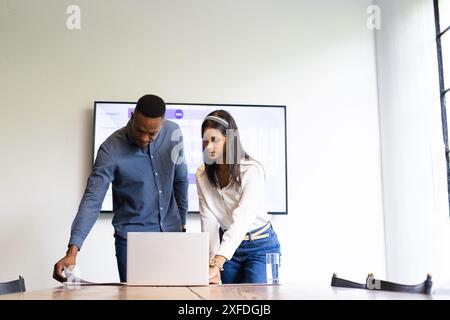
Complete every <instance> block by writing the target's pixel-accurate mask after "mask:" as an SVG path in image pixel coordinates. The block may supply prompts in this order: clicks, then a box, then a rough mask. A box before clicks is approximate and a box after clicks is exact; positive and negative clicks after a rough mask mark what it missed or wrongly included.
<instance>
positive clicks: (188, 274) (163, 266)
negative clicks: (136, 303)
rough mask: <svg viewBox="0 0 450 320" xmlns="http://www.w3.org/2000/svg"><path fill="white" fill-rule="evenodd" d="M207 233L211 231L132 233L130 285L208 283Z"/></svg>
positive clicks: (128, 246) (130, 233)
mask: <svg viewBox="0 0 450 320" xmlns="http://www.w3.org/2000/svg"><path fill="white" fill-rule="evenodd" d="M208 236H209V235H208V233H186V232H129V233H128V241H127V285H131V286H203V285H208V283H209V281H208V280H209V279H208V277H209V268H208V262H209V253H208V245H209V237H208Z"/></svg>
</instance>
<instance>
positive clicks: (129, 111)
mask: <svg viewBox="0 0 450 320" xmlns="http://www.w3.org/2000/svg"><path fill="white" fill-rule="evenodd" d="M132 112H134V108H129V109H128V119H130V118H131V113H132Z"/></svg>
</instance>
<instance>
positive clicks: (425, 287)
mask: <svg viewBox="0 0 450 320" xmlns="http://www.w3.org/2000/svg"><path fill="white" fill-rule="evenodd" d="M331 286H332V287H341V288H355V289H367V290H383V291H395V292H405V293H421V294H431V289H432V287H433V281H431V275H430V274H428V275H427V278H426V280H425V281H424V282H422V283H419V284H416V285H406V284H399V283H394V282H389V281H384V280H377V279H375V278H374V276H373V274H372V273H369V275H368V276H367V278H366V283H365V284H362V283H358V282H353V281H349V280H345V279H341V278H338V277H337V275H336V274H335V273H333V277H332V278H331Z"/></svg>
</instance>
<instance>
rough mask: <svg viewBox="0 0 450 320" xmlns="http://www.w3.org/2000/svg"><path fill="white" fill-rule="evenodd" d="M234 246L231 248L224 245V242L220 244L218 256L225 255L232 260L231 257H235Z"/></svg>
mask: <svg viewBox="0 0 450 320" xmlns="http://www.w3.org/2000/svg"><path fill="white" fill-rule="evenodd" d="M234 251H235V250H233V248H229V246H227V245H224V244H223V243H222V244H221V245H220V248H219V250H217V252H216V255H217V256H223V257H225V258H226V259H227V261H228V260H231V258H233V254H234Z"/></svg>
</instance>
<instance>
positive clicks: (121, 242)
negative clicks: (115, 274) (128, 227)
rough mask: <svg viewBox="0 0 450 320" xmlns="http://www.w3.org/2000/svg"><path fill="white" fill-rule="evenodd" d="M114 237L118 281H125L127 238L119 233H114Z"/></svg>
mask: <svg viewBox="0 0 450 320" xmlns="http://www.w3.org/2000/svg"><path fill="white" fill-rule="evenodd" d="M114 237H115V238H116V240H115V243H114V244H115V246H116V259H117V267H118V269H119V278H120V282H127V239H125V238H122V237H121V236H119V235H117V234H116V235H114Z"/></svg>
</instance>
